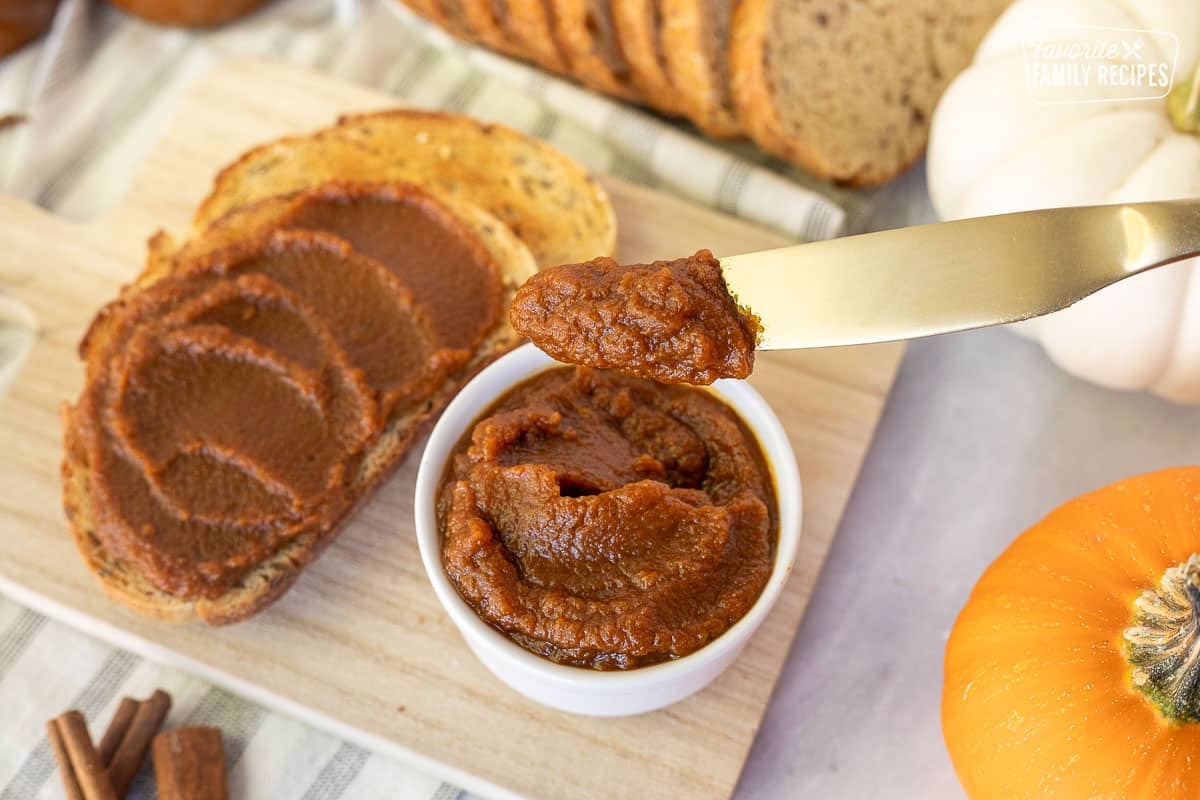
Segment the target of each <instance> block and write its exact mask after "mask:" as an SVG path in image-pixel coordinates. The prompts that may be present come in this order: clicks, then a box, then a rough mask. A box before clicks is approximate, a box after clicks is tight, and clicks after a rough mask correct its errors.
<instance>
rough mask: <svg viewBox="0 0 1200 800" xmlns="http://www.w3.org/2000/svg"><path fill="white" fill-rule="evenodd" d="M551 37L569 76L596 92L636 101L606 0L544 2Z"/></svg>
mask: <svg viewBox="0 0 1200 800" xmlns="http://www.w3.org/2000/svg"><path fill="white" fill-rule="evenodd" d="M547 2H548V3H549V4H550V6H551V8H552V13H553V20H554V35H555V36H556V37H557V39H558V45H559V49H560V50H561V51H562V53H563V56H564V57H565V58H566V61H567V67H568V69H569V71H570V74H571V75H572V76H573V77H574V78H575V79H576V80H578V81H579V82H580V83H582V84H583V85H584V86H589V87H591V88H593V89H595V90H597V91H600V92H604V93H605V94H608V95H611V96H613V97H617V98H620V99H622V100H632V101H638V100H639V99H640V95H639V93H638V91H637V89H636V88H634V85H633V79H632V76H631V75H630V72H629V64H628V63H627V62H626V61H625V53H624V51H623V50H622V46H621V42H620V41H618V39H617V34H616V26H615V25H614V24H613V17H612V9H611V8H610V7H609V0H547Z"/></svg>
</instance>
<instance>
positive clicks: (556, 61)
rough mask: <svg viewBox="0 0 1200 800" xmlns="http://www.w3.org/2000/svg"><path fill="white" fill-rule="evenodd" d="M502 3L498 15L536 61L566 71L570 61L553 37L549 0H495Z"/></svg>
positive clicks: (555, 69)
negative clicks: (501, 8) (565, 57)
mask: <svg viewBox="0 0 1200 800" xmlns="http://www.w3.org/2000/svg"><path fill="white" fill-rule="evenodd" d="M494 2H496V3H500V4H503V10H502V11H501V12H499V13H497V14H496V18H497V19H498V20H500V21H501V23H502V24H504V23H507V25H506V30H507V31H508V32H509V33H510V34H511V35H512V37H513V39H514V40H515V41H516V42H517V44H518V45H519V46H520V47H521V49H522V50H524V51H525V52H527V53H528V54H529V58H530V60H532V61H533V62H534V63H535V64H537V65H538V66H540V67H542V68H543V69H547V70H549V71H550V72H554V73H557V74H565V73H566V72H567V62H566V59H564V58H563V54H562V51H561V50H560V49H559V47H558V41H557V40H556V39H555V38H554V21H553V15H552V10H551V9H550V7H549V5H548V4H549V2H550V0H494Z"/></svg>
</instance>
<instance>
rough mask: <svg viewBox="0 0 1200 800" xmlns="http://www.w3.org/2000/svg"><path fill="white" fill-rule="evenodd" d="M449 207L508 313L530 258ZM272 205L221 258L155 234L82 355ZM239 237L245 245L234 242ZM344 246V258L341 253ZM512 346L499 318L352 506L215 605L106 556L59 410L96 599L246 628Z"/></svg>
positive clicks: (393, 429)
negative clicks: (125, 307) (152, 291)
mask: <svg viewBox="0 0 1200 800" xmlns="http://www.w3.org/2000/svg"><path fill="white" fill-rule="evenodd" d="M456 203H457V205H456V209H457V210H458V212H459V213H461V214H462V217H460V219H462V220H463V224H464V226H465V227H466V229H467V230H468V231H471V232H473V235H475V236H477V237H478V239H479V240H480V241H481V242H482V244H483V246H484V247H486V248H487V250H488V252H489V253H490V254H491V257H492V259H493V260H494V261H495V263H496V265H497V267H498V268H499V272H500V276H501V281H502V285H503V287H504V290H503V298H502V299H503V306H504V308H507V306H508V304H509V303H510V302H511V299H512V296H513V294H514V293H515V291H516V288H517V287H518V286H519V285H521V284H522V283H523V282H524V281H525V280H526V279H527V278H528V277H529V276H530V275H532V274H533V273H534V272H535V271H536V270H535V265H534V260H533V257H532V255H531V254H530V253H529V252H528V250H527V248H525V247H524V245H523V244H522V243H521V242H520V240H518V239H517V238H516V237H515V236H514V235H513V234H512V233H511V232H510V231H506V228H505V226H504V225H503V224H502V223H500V222H499V221H498V220H496V219H495V218H494V217H491V216H490V215H488V214H487V213H486V212H484V211H482V210H480V209H472V208H471V207H470V206H468V205H466V204H464V203H463V201H462V200H461V199H460V200H457V201H456ZM282 205H286V203H283V204H282ZM271 206H272V201H263V202H262V203H261V204H260V205H259V206H257V207H255V208H254V209H252V210H247V211H244V212H239V213H241V214H242V215H243V216H242V217H241V218H242V219H243V220H244V221H245V226H244V227H242V226H241V225H240V224H238V223H237V222H236V218H234V217H230V218H228V219H227V220H226V221H225V222H224V223H222V224H223V225H224V227H222V228H221V229H220V233H219V235H220V236H221V237H222V241H223V242H225V243H226V245H227V246H226V247H225V248H224V250H219V249H215V247H214V248H206V247H202V246H200V245H198V244H196V243H192V244H190V245H185V249H187V248H188V247H190V248H191V250H189V253H190V255H189V256H187V257H185V256H184V254H183V253H182V252H181V251H180V250H179V249H178V248H176V247H175V246H174V244H173V242H172V241H171V240H170V238H169V237H168V236H166V235H165V234H161V233H160V234H159V235H156V236H155V237H154V239H153V240H152V242H151V254H150V258H149V260H148V263H147V268H146V270H145V272H144V273H143V274H142V275H141V276H139V278H138V279H137V280H136V281H135V282H134V283H133V284H132V285H131V286H130V287H128V288H127V289H126V290H125V291H124V292H123V294H122V300H119V301H118V302H117V303H116V304H113V305H110V306H109V307H106V309H104V310H102V312H101V313H100V314H99V315H98V317H97V318H96V320H95V321H94V322H93V324H92V327H91V328H90V329H89V331H88V334H87V336H86V337H85V339H84V341H83V343H82V344H81V347H80V350H81V353H82V354H84V355H85V356H86V355H92V356H94V357H95V358H97V359H99V360H104V354H105V353H106V350H107V349H109V348H111V347H112V346H114V345H113V343H114V342H115V341H116V338H115V331H116V326H117V325H119V324H120V323H119V322H118V321H117V318H118V313H117V309H118V308H119V306H120V304H121V303H122V302H125V301H128V300H131V299H136V298H137V297H138V296H140V295H141V294H142V293H144V292H146V290H147V289H149V288H150V287H154V286H156V285H157V284H158V283H159V282H160V281H165V280H169V279H172V278H174V276H176V275H178V274H181V273H183V272H186V270H187V269H188V268H189V266H192V265H196V264H199V263H203V262H204V260H205V259H207V258H209V257H212V256H215V257H218V258H220V257H222V255H223V253H225V252H229V251H232V250H236V248H237V247H238V246H239V245H240V244H244V243H245V241H246V240H247V239H248V238H254V239H258V238H261V237H262V236H264V235H269V233H264V232H263V231H264V229H266V230H269V227H270V226H269V223H268V222H267V221H266V220H268V219H269V218H270V213H269V211H270V208H271ZM274 207H275V208H279V207H281V204H279V203H276V204H275V206H274ZM447 213H449V209H448V208H447ZM239 234H241V235H243V237H245V238H242V239H239V238H238V237H239ZM324 236H325V237H326V238H327V239H335V240H336V237H330V236H328V234H324ZM343 244H344V243H343ZM345 247H346V248H347V249H349V245H348V244H346V245H345ZM519 341H520V337H519V336H518V335H517V334H516V333H515V332H514V331H513V330H512V328H511V327H510V325H509V323H508V316H507V313H503V314H501V317H500V320H499V321H498V323H497V324H496V326H495V327H494V328H493V329H492V330H491V331H490V332H489V333H488V334H487V336H486V337H485V338H484V339H483V341H482V342H481V343H480V344H479V346H478V347H476V348H475V350H474V352H473V354H472V355H471V357H470V359H469V361H468V362H467V363H466V365H465V366H464V367H463V368H462V369H460V370H458V371H457V372H455V373H454V374H452V375H450V376H448V377H447V378H445V379H444V380H443V381H442V382H441V383H440V384H439V385H438V386H437V387H436V388H435V389H434V391H433V392H432V393H431V394H429V395H428V396H427V398H426V399H425V401H424V402H422V403H420V404H417V405H414V406H412V407H406V408H400V409H398V410H397V412H396V413H394V414H393V415H392V416H391V417H390V418H389V420H388V424H387V426H386V427H385V428H384V430H383V431H382V432H381V434H380V436H379V438H378V439H377V440H375V441H374V443H373V444H372V445H371V447H370V450H369V452H367V453H366V454H365V457H364V458H363V459H362V462H361V466H360V467H359V471H358V473H357V477H356V479H355V482H354V484H353V488H354V495H353V496H354V502H353V503H349V504H347V505H346V507H345V508H344V509H342V511H341V513H340V514H338V515H337V516H336V517H335V518H334V519H332V520H331V522H330V523H329V524H325V525H322V526H320V527H318V528H316V529H313V530H307V531H304V532H301V533H299V534H298V535H297V536H295V538H292V539H290V540H288V541H287V542H286V543H285V544H283V545H282V546H281V547H280V548H279V549H278V550H276V551H275V552H274V554H273V555H272V556H271V557H269V558H268V559H266V560H265V561H262V562H260V563H258V564H256V565H255V566H254V568H253V569H252V570H251V571H250V572H248V573H247V574H246V575H244V576H243V577H242V578H241V579H240V580H239V582H238V583H237V584H236V585H235V586H234V587H233V588H232V589H230V590H229V591H226V592H224V593H223V594H221V595H219V596H217V597H215V598H191V599H189V598H184V597H180V596H176V595H173V594H170V593H168V592H166V591H163V590H162V589H160V588H158V587H157V586H156V585H155V584H154V583H152V582H151V581H150V579H149V578H148V577H147V575H146V574H145V573H143V572H142V571H141V570H139V569H138V568H137V566H136V565H135V564H133V563H131V562H127V561H124V560H122V559H120V558H118V557H117V556H116V555H114V554H113V553H112V552H111V551H110V550H108V549H107V548H106V547H105V545H104V543H103V542H102V541H101V539H100V538H99V537H98V536H97V535H96V533H95V531H96V526H97V521H96V516H95V509H94V507H93V503H92V494H91V488H90V487H91V482H92V473H91V470H90V466H89V464H88V457H87V450H86V448H85V447H83V446H82V441H81V434H80V431H81V429H82V425H83V424H84V423H83V420H80V419H77V418H76V415H77V414H78V413H80V412H79V410H78V407H75V408H72V407H70V406H68V405H64V408H63V418H64V426H65V429H66V436H65V440H66V448H65V450H66V452H65V457H64V462H63V467H62V477H63V493H64V505H65V507H66V510H67V515H68V518H69V520H70V522H71V528H72V533H73V536H74V538H75V541H76V545H77V547H78V549H79V551H80V553H81V554H82V556H83V557H84V559H85V562H86V563H87V565H88V568H89V569H90V570H91V571H92V572H93V573H94V574H95V575H96V576H97V578H98V579H99V581H100V583H101V585H102V587H103V588H104V591H105V592H106V593H107V594H108V595H109V596H110V597H112V598H113V599H115V600H117V601H118V602H120V603H122V604H124V605H126V606H128V607H130V608H132V609H134V610H136V611H138V612H140V613H142V614H145V615H148V616H151V617H155V618H157V619H160V620H164V621H169V622H177V623H182V622H188V621H192V620H196V619H199V620H203V621H204V622H206V623H208V624H211V625H224V624H229V623H234V622H238V621H241V620H244V619H246V618H248V617H250V616H252V615H253V614H255V613H257V612H258V611H260V610H262V609H263V608H265V607H266V606H268V605H270V603H272V602H273V601H274V600H276V599H278V598H279V597H280V596H282V595H283V594H284V593H285V592H286V591H287V589H288V588H289V587H290V586H291V585H292V584H293V583H294V582H295V580H296V578H297V577H298V575H299V573H300V571H301V570H302V569H303V568H304V566H305V565H306V564H308V563H309V562H310V561H312V560H313V559H314V558H315V557H316V556H317V555H318V554H319V553H320V552H321V551H322V550H323V549H324V547H325V546H326V545H327V544H328V543H329V542H330V541H332V540H333V538H335V537H336V535H337V533H338V532H339V531H340V529H341V526H342V524H343V523H344V522H345V521H346V520H347V519H348V518H349V517H350V516H352V514H353V510H354V508H355V507H356V506H357V505H358V504H359V503H361V502H363V500H364V499H365V498H367V497H368V496H369V495H370V493H371V492H372V491H373V489H374V488H375V487H377V486H378V485H379V483H380V482H381V481H382V480H383V479H384V478H386V477H387V475H388V474H390V473H391V471H392V470H393V469H394V468H395V467H396V466H397V465H398V464H399V463H400V461H401V460H402V459H403V457H404V455H405V454H406V453H407V451H408V450H409V448H410V447H411V445H412V443H413V442H414V441H415V440H416V439H417V437H418V436H419V435H420V434H421V433H422V431H423V430H424V428H425V427H426V425H427V424H428V423H429V422H430V421H431V420H432V419H433V418H434V417H435V416H436V415H437V413H438V412H439V411H440V410H441V409H442V408H443V407H444V406H445V405H446V403H448V402H449V401H450V399H451V398H452V397H453V396H454V394H455V393H456V392H457V391H458V389H459V388H461V386H462V385H463V384H464V383H465V382H466V381H467V380H469V379H470V377H472V376H473V375H474V374H475V373H476V372H478V371H479V370H480V369H482V368H483V367H484V366H485V365H486V364H487V363H489V362H490V361H491V360H493V359H494V358H496V357H497V356H498V355H500V354H502V353H504V352H507V351H508V350H509V349H511V348H512V347H513V346H515V345H516V344H517V343H518V342H519Z"/></svg>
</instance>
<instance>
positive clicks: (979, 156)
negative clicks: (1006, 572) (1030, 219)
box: [927, 0, 1200, 403]
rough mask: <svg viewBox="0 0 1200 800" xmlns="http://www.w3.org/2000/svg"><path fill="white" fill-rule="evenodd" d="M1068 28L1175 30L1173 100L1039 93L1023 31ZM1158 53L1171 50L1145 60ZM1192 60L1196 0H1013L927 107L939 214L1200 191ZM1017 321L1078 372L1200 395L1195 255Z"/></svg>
mask: <svg viewBox="0 0 1200 800" xmlns="http://www.w3.org/2000/svg"><path fill="white" fill-rule="evenodd" d="M1064 25H1074V26H1078V25H1084V26H1097V27H1104V28H1124V29H1140V30H1154V31H1169V32H1171V33H1174V34H1175V35H1176V36H1177V37H1178V41H1179V54H1178V61H1177V68H1176V72H1175V80H1176V83H1177V90H1176V91H1175V92H1174V93H1173V94H1172V96H1171V98H1170V101H1171V102H1170V109H1168V99H1157V100H1140V101H1128V100H1123V101H1105V102H1090V103H1065V104H1043V103H1038V102H1036V101H1035V100H1034V97H1033V96H1032V94H1031V92H1030V90H1029V86H1028V84H1027V79H1026V70H1025V67H1026V61H1025V53H1024V52H1023V46H1024V44H1025V43H1026V41H1027V40H1028V39H1029V37H1030V35H1031V32H1032V31H1037V32H1039V35H1045V33H1044V32H1049V31H1054V30H1056V29H1058V30H1060V31H1065V29H1064V28H1062V27H1061V26H1064ZM1051 35H1053V34H1051ZM1061 35H1063V36H1068V34H1066V33H1065V32H1063V33H1062V34H1061ZM1150 44H1151V45H1154V44H1155V43H1154V42H1153V41H1151V42H1150ZM1155 46H1157V45H1155ZM1160 49H1161V50H1165V49H1166V46H1162V47H1160ZM1154 55H1157V56H1158V57H1161V58H1164V59H1165V58H1166V54H1165V53H1162V52H1160V53H1158V54H1152V53H1147V54H1146V57H1147V58H1151V57H1153V56H1154ZM1198 56H1200V0H1016V2H1015V3H1014V4H1013V5H1012V6H1011V7H1010V8H1009V9H1008V11H1007V12H1005V14H1004V15H1003V16H1002V17H1001V18H1000V19H999V20H997V22H996V24H995V26H994V27H993V28H992V30H991V31H990V32H989V33H988V35H987V36H986V37H985V38H984V40H983V42H982V43H981V44H980V47H979V50H978V52H977V53H976V56H975V61H974V64H973V65H972V66H971V67H969V68H968V69H967V70H966V71H964V72H963V73H962V74H961V75H959V76H958V78H957V79H956V80H955V81H954V82H953V83H952V84H951V86H950V87H949V89H948V90H947V91H946V93H945V95H944V96H943V98H942V100H941V102H940V103H939V105H938V107H937V110H936V111H935V113H934V117H933V127H932V132H931V135H930V142H929V153H928V162H927V168H928V179H929V190H930V194H931V197H932V199H933V203H934V207H935V208H936V209H937V212H938V214H939V215H941V216H942V217H943V218H944V219H961V218H964V217H976V216H982V215H985V214H1001V213H1005V212H1010V211H1023V210H1026V209H1031V208H1048V207H1053V206H1070V205H1093V204H1101V203H1118V202H1133V201H1143V200H1168V199H1176V198H1181V197H1196V196H1200V135H1198V134H1197V130H1198V128H1197V127H1196V126H1195V117H1194V116H1193V117H1190V118H1185V115H1184V114H1182V113H1180V112H1181V111H1183V110H1184V107H1185V105H1186V103H1187V100H1188V98H1189V96H1190V95H1189V92H1188V89H1189V87H1190V84H1191V81H1192V79H1193V78H1196V79H1197V80H1200V77H1198V76H1197V75H1196V69H1197V58H1198ZM1192 112H1193V114H1194V113H1195V109H1194V108H1193V109H1192ZM1189 130H1190V132H1185V131H1189ZM1014 327H1016V328H1017V330H1018V331H1019V332H1021V333H1023V334H1025V335H1028V336H1031V337H1033V338H1034V339H1036V340H1037V341H1039V342H1041V344H1042V345H1043V346H1044V347H1045V349H1046V352H1047V353H1048V354H1049V355H1050V357H1051V358H1052V359H1053V360H1054V361H1055V362H1057V363H1058V364H1059V365H1060V366H1062V367H1063V368H1064V369H1066V370H1067V371H1069V372H1071V373H1073V374H1075V375H1078V376H1080V377H1083V378H1086V379H1088V380H1091V381H1094V382H1096V383H1100V384H1103V385H1106V386H1110V387H1114V388H1120V389H1150V390H1152V391H1154V392H1157V393H1158V394H1160V395H1163V396H1165V397H1169V398H1171V399H1173V400H1176V401H1179V402H1185V403H1200V259H1192V260H1189V261H1185V262H1181V263H1179V264H1175V265H1172V266H1169V267H1164V268H1162V269H1158V270H1155V271H1153V272H1150V273H1147V274H1145V275H1141V276H1137V277H1134V278H1130V279H1129V280H1126V281H1122V282H1121V283H1120V284H1118V285H1116V286H1112V287H1110V288H1108V289H1105V290H1104V291H1102V292H1099V293H1098V294H1096V295H1093V296H1092V297H1090V298H1087V299H1086V300H1084V301H1082V302H1080V303H1078V304H1076V305H1075V306H1072V307H1071V308H1068V309H1066V310H1064V311H1061V312H1058V313H1056V314H1052V315H1050V316H1048V317H1042V318H1040V319H1036V320H1032V321H1030V322H1025V323H1021V324H1020V325H1018V326H1014Z"/></svg>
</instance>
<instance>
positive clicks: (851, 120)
mask: <svg viewBox="0 0 1200 800" xmlns="http://www.w3.org/2000/svg"><path fill="white" fill-rule="evenodd" d="M666 1H667V0H664V2H666ZM671 1H675V0H671ZM1008 2H1009V0H964V2H960V3H953V4H949V3H945V2H941V0H903V1H901V0H883V1H882V2H881V1H880V0H741V2H740V3H739V4H738V6H737V9H736V12H735V14H734V23H733V33H732V38H731V41H730V54H729V70H730V76H731V81H732V89H733V98H734V102H735V104H736V107H737V114H738V119H739V121H740V122H741V124H742V126H743V127H744V128H745V129H746V131H747V132H748V133H749V134H750V136H751V137H753V138H754V140H755V141H756V142H757V143H758V144H759V146H761V147H762V148H764V149H765V150H768V151H770V152H772V153H775V154H776V155H779V156H781V157H783V158H786V159H788V160H789V161H792V162H794V163H796V164H799V165H801V166H803V167H805V168H806V169H807V170H809V171H810V172H812V173H814V174H815V175H817V176H819V177H823V178H829V179H833V180H836V181H839V182H842V183H846V184H850V185H856V186H866V185H872V184H878V183H882V182H883V181H886V180H888V179H889V178H892V177H894V176H895V175H897V174H899V173H900V172H902V171H903V170H904V169H906V168H907V167H908V166H909V165H911V164H912V163H913V162H914V161H916V160H917V159H918V158H919V157H920V155H921V152H922V151H923V150H924V148H925V142H926V139H927V137H928V133H929V120H930V116H931V115H932V113H933V108H934V105H935V104H936V103H937V100H938V98H939V97H940V96H941V94H942V91H943V90H944V89H945V88H946V85H947V84H948V83H949V82H950V80H951V79H952V78H953V77H954V76H955V75H956V74H957V73H958V72H960V71H961V70H962V69H963V68H964V67H965V66H966V65H967V64H968V63H970V60H971V56H972V54H973V53H974V51H975V48H976V46H977V45H978V43H979V41H980V39H982V37H983V35H984V33H986V32H987V29H988V27H989V26H990V25H991V24H992V22H994V21H995V19H996V17H998V16H999V14H1000V13H1001V12H1002V11H1003V10H1004V8H1005V7H1006V6H1007V5H1008Z"/></svg>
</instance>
